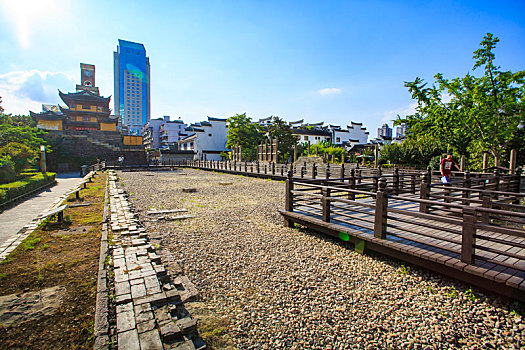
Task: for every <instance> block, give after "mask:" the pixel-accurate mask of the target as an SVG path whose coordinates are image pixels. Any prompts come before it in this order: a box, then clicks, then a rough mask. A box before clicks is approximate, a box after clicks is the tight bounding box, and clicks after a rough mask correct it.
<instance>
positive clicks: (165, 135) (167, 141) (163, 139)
mask: <svg viewBox="0 0 525 350" xmlns="http://www.w3.org/2000/svg"><path fill="white" fill-rule="evenodd" d="M186 127H187V125H186V124H184V122H183V121H182V120H180V119H177V120H173V121H169V120H168V121H166V122H165V123H164V124H162V125H161V127H160V148H161V149H165V148H169V147H171V146H176V145H177V143H178V142H179V140H180V139H181V138H182V137H183V136H185V135H186V132H185V129H186Z"/></svg>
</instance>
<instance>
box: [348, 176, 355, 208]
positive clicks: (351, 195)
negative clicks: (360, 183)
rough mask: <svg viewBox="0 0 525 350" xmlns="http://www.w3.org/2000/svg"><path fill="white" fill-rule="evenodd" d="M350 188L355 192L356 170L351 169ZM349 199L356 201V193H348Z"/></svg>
mask: <svg viewBox="0 0 525 350" xmlns="http://www.w3.org/2000/svg"><path fill="white" fill-rule="evenodd" d="M348 187H349V188H350V189H351V190H355V169H350V178H349V179H348ZM348 199H350V200H353V201H354V200H355V193H354V192H348Z"/></svg>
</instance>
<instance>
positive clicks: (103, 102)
mask: <svg viewBox="0 0 525 350" xmlns="http://www.w3.org/2000/svg"><path fill="white" fill-rule="evenodd" d="M58 95H59V96H60V98H61V99H62V101H64V103H65V104H66V105H68V106H70V105H71V104H77V103H78V102H89V103H91V104H94V105H97V106H105V107H108V106H109V102H110V100H111V96H110V97H103V96H100V95H97V94H95V93H93V92H91V91H88V90H82V91H79V92H69V93H67V94H65V93H63V92H62V91H60V90H58Z"/></svg>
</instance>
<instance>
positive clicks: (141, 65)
mask: <svg viewBox="0 0 525 350" xmlns="http://www.w3.org/2000/svg"><path fill="white" fill-rule="evenodd" d="M113 60H114V62H113V63H114V87H115V90H114V98H115V100H114V104H115V111H114V113H115V114H116V115H118V116H119V118H120V120H121V124H122V127H123V129H125V130H127V131H128V133H129V134H132V135H140V134H141V132H142V127H143V126H144V125H145V124H146V123H147V122H148V121H149V120H150V113H151V109H150V64H149V57H147V56H146V49H145V48H144V45H143V44H139V43H135V42H131V41H126V40H121V39H119V41H118V46H117V51H116V52H114V53H113Z"/></svg>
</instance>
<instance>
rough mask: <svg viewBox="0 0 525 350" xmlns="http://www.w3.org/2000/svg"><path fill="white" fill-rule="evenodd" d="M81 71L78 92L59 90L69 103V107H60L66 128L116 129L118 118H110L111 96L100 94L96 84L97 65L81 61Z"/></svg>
mask: <svg viewBox="0 0 525 350" xmlns="http://www.w3.org/2000/svg"><path fill="white" fill-rule="evenodd" d="M80 71H81V73H80V79H81V83H80V85H77V86H76V90H77V92H70V93H67V94H64V93H63V92H62V91H60V90H59V91H58V95H59V96H60V98H61V99H62V101H64V103H65V104H66V105H67V108H65V107H60V110H61V111H62V113H64V115H65V117H66V118H65V124H66V125H64V126H65V128H64V129H68V130H101V131H116V128H117V120H116V119H110V118H109V115H110V114H111V110H110V109H109V102H110V100H111V97H103V96H100V94H99V91H98V87H96V86H95V66H94V65H92V64H85V63H81V64H80Z"/></svg>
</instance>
